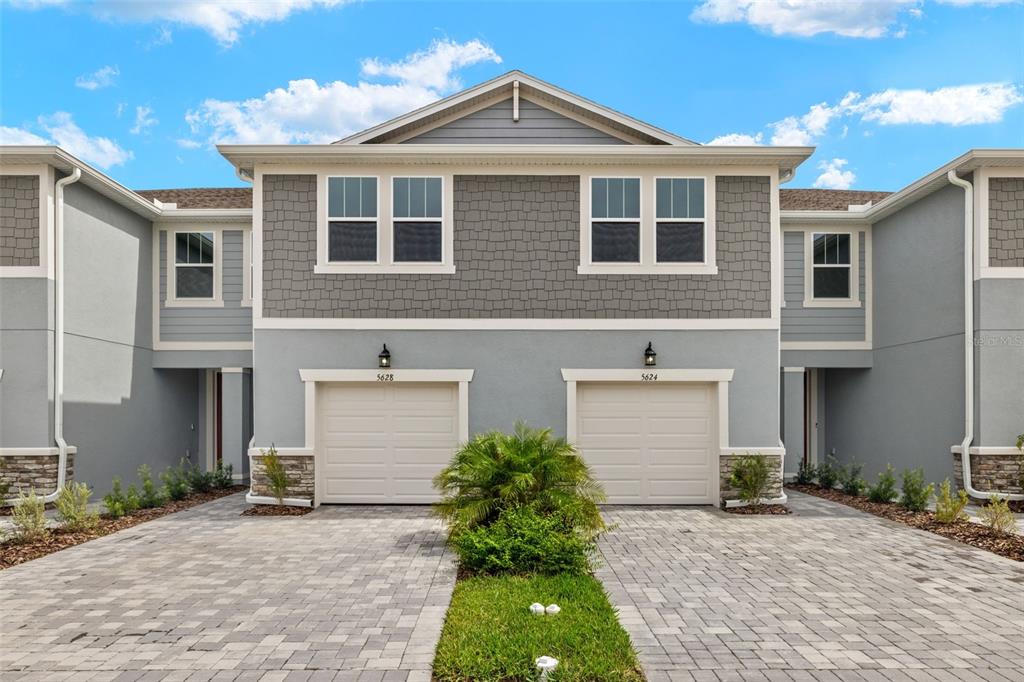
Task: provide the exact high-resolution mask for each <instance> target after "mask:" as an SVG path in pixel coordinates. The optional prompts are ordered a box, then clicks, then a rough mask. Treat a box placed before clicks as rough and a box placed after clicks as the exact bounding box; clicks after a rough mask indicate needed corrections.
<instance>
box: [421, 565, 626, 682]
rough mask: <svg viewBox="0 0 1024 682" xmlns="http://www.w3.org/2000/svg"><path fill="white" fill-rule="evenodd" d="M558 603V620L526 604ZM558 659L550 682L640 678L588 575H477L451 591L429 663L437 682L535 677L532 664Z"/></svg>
mask: <svg viewBox="0 0 1024 682" xmlns="http://www.w3.org/2000/svg"><path fill="white" fill-rule="evenodd" d="M533 602H540V603H542V604H544V605H547V604H551V603H555V604H558V605H559V606H560V607H561V608H562V612H561V613H559V614H558V615H556V616H534V615H533V614H531V613H530V608H529V607H530V604H532V603H533ZM542 655H548V656H554V657H555V658H557V659H558V662H559V665H558V669H557V670H556V671H555V674H553V675H551V676H550V678H549V679H551V680H552V681H553V682H554V681H558V682H568V681H570V680H571V681H574V682H584V681H585V682H600V681H604V680H607V681H609V682H611V681H613V680H614V681H616V682H619V681H623V682H630V681H633V682H639V681H642V680H643V679H644V677H643V674H642V673H641V672H640V666H639V664H638V663H637V660H636V654H635V653H634V652H633V647H632V645H631V644H630V641H629V635H627V634H626V632H625V631H624V630H623V629H622V627H621V626H620V625H619V622H618V620H617V619H616V616H615V611H614V609H612V606H611V604H609V603H608V597H607V596H606V595H605V593H604V589H603V588H602V587H601V584H600V583H599V582H598V581H597V580H595V579H594V578H593V577H591V576H574V575H556V576H533V577H519V576H477V577H472V578H467V579H464V580H460V581H459V582H458V584H456V586H455V594H454V595H453V596H452V603H451V606H450V607H448V616H447V618H446V620H445V624H444V630H443V631H442V632H441V642H440V643H439V644H438V647H437V655H436V656H435V658H434V675H435V676H436V677H437V679H438V680H440V682H465V681H468V680H474V681H478V682H510V681H512V680H522V681H524V682H526V681H533V680H536V679H537V678H536V674H537V673H536V669H535V667H534V660H535V659H536V658H537V657H538V656H542Z"/></svg>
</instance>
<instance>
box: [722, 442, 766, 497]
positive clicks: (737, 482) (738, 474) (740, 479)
mask: <svg viewBox="0 0 1024 682" xmlns="http://www.w3.org/2000/svg"><path fill="white" fill-rule="evenodd" d="M770 477H771V470H770V469H769V467H768V458H767V457H765V456H764V455H762V454H761V453H759V452H758V453H755V454H753V455H751V454H749V453H748V454H746V455H744V456H742V457H740V458H739V459H737V460H736V461H735V462H734V463H733V465H732V471H731V473H730V474H729V487H730V488H732V489H734V490H736V491H737V493H739V496H740V499H741V500H743V501H744V502H746V503H747V504H749V505H752V506H755V507H756V506H757V505H759V504H761V500H763V499H764V498H765V495H766V494H767V492H768V485H769V482H770Z"/></svg>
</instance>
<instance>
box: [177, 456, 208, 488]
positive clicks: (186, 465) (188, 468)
mask: <svg viewBox="0 0 1024 682" xmlns="http://www.w3.org/2000/svg"><path fill="white" fill-rule="evenodd" d="M181 466H182V468H183V470H184V472H185V477H186V479H187V480H188V487H189V488H191V489H192V492H194V493H208V492H210V491H211V490H213V472H212V471H203V468H202V467H201V466H199V464H194V465H193V464H192V463H190V462H188V461H187V460H182V461H181Z"/></svg>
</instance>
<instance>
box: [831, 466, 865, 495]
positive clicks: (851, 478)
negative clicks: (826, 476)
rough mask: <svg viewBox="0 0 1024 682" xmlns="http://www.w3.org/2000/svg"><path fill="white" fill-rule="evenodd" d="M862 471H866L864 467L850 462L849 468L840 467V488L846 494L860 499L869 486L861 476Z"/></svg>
mask: <svg viewBox="0 0 1024 682" xmlns="http://www.w3.org/2000/svg"><path fill="white" fill-rule="evenodd" d="M862 471H864V466H863V465H861V464H857V463H856V462H850V464H849V465H848V466H843V467H839V472H838V477H839V486H840V487H841V488H842V489H843V492H844V493H846V494H847V495H853V496H854V497H858V496H860V494H861V493H862V492H864V488H866V487H867V485H868V484H867V482H866V481H865V480H864V479H863V478H861V475H860V474H861V472H862Z"/></svg>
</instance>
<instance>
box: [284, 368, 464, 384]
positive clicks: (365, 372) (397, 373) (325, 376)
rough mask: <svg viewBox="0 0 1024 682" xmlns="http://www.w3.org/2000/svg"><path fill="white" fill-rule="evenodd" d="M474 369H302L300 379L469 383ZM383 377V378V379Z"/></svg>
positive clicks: (314, 380)
mask: <svg viewBox="0 0 1024 682" xmlns="http://www.w3.org/2000/svg"><path fill="white" fill-rule="evenodd" d="M473 372H474V370H472V369H394V368H393V367H389V368H386V369H384V368H381V369H300V370H299V378H300V379H301V380H302V381H304V382H331V383H333V382H340V381H355V382H370V383H401V382H432V383H434V382H437V383H449V382H455V383H457V382H464V381H466V382H468V381H472V380H473ZM382 377H383V378H382Z"/></svg>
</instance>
